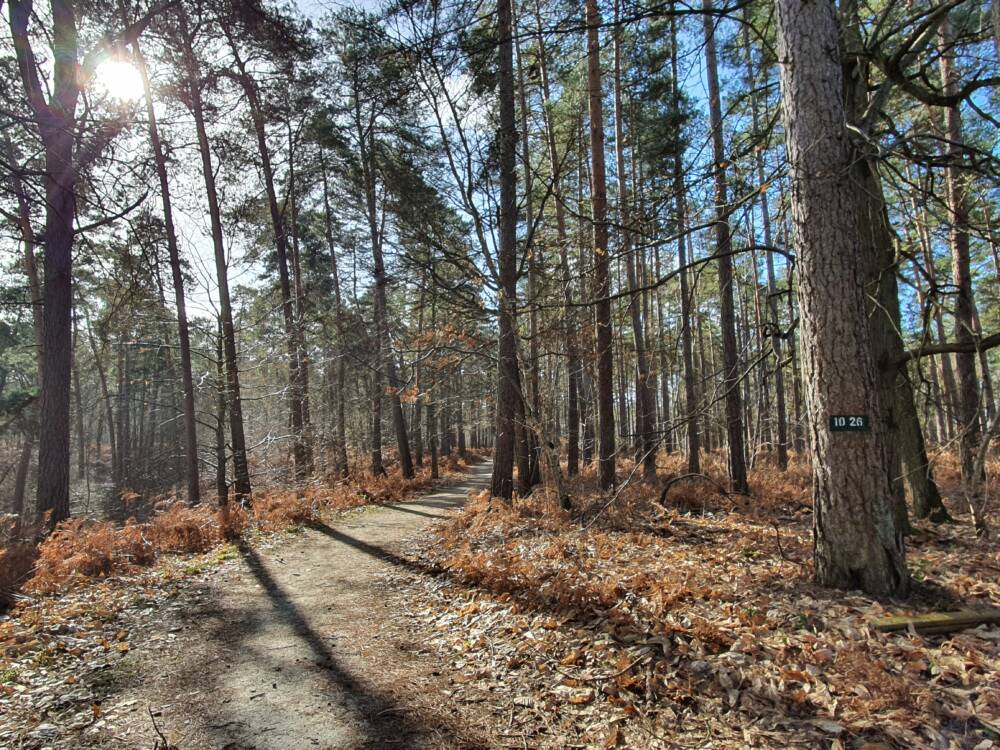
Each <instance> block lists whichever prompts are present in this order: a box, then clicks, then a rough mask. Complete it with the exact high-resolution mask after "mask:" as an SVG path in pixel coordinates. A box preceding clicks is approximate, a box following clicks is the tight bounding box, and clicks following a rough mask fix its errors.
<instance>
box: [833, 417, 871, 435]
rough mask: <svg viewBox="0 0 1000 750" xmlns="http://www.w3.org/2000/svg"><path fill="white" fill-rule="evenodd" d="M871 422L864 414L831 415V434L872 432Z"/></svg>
mask: <svg viewBox="0 0 1000 750" xmlns="http://www.w3.org/2000/svg"><path fill="white" fill-rule="evenodd" d="M870 431H871V421H870V420H869V419H868V417H867V415H864V414H831V415H830V432H870Z"/></svg>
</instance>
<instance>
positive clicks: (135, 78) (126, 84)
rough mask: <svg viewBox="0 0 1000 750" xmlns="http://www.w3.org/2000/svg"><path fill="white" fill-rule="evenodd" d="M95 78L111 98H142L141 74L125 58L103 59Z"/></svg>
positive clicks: (132, 100) (130, 99) (124, 99)
mask: <svg viewBox="0 0 1000 750" xmlns="http://www.w3.org/2000/svg"><path fill="white" fill-rule="evenodd" d="M96 80H97V85H98V86H99V87H100V88H101V89H102V90H103V91H104V92H105V93H107V95H108V96H110V97H111V98H112V99H116V100H118V101H120V102H134V101H138V100H139V99H141V98H142V95H143V88H142V75H141V74H140V73H139V69H138V68H136V67H135V66H134V65H133V64H132V63H130V62H128V61H126V60H114V59H112V60H105V61H104V62H102V63H101V64H100V65H99V66H98V67H97V77H96Z"/></svg>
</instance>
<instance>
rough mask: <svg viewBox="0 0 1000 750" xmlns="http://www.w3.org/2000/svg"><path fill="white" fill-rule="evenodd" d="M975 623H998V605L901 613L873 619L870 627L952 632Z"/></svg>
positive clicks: (999, 614) (999, 615)
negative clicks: (916, 613)
mask: <svg viewBox="0 0 1000 750" xmlns="http://www.w3.org/2000/svg"><path fill="white" fill-rule="evenodd" d="M977 625H1000V607H990V608H988V609H963V610H961V611H958V612H931V613H930V614H926V615H901V616H899V617H885V618H883V619H881V620H875V622H873V623H872V627H874V628H875V630H878V631H879V632H881V633H893V632H896V631H900V630H909V629H910V628H911V627H912V628H913V629H914V630H915V631H916V632H918V633H922V634H924V635H937V634H940V633H952V632H954V631H956V630H965V629H966V628H974V627H976V626H977Z"/></svg>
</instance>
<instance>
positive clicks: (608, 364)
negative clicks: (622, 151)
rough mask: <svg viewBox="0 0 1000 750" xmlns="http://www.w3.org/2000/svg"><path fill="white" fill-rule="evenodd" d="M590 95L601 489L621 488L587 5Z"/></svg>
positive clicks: (595, 64) (593, 21) (591, 2)
mask: <svg viewBox="0 0 1000 750" xmlns="http://www.w3.org/2000/svg"><path fill="white" fill-rule="evenodd" d="M586 22H587V89H588V102H589V112H590V158H591V189H590V200H591V211H592V217H593V228H594V250H593V260H594V290H593V299H594V308H595V323H596V328H597V351H596V356H597V409H598V420H599V423H600V426H599V432H600V441H599V448H600V483H601V488H602V489H605V490H607V489H610V488H611V487H613V486H614V484H615V412H614V402H613V392H614V365H613V357H614V351H613V349H612V338H611V299H610V296H611V279H610V276H609V273H608V218H607V213H608V195H607V178H606V176H605V168H604V103H603V102H602V100H601V96H602V93H603V89H602V87H601V41H600V28H601V13H600V10H599V8H598V5H597V0H586Z"/></svg>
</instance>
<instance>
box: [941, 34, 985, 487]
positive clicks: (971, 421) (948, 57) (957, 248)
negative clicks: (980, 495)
mask: <svg viewBox="0 0 1000 750" xmlns="http://www.w3.org/2000/svg"><path fill="white" fill-rule="evenodd" d="M940 37H941V45H940V52H941V56H940V58H939V62H940V66H941V83H942V87H943V89H944V93H945V94H946V95H953V94H955V92H956V91H957V90H958V73H957V71H956V70H955V59H954V57H955V52H954V49H953V44H954V38H953V37H954V35H953V32H952V30H951V22H950V21H949V20H948V19H947V18H945V20H944V22H943V23H942V24H941V29H940ZM945 134H946V135H947V138H948V141H947V144H946V146H945V158H946V160H947V162H948V166H947V168H946V169H945V181H946V186H947V193H948V214H949V218H950V226H949V231H950V244H951V274H952V283H953V284H954V285H955V288H956V291H957V294H956V295H955V342H956V343H957V344H959V345H971V344H972V342H973V341H974V340H975V322H974V320H973V311H974V303H973V299H972V268H971V265H970V263H969V207H968V196H967V194H966V186H965V180H966V176H965V169H964V166H963V164H964V162H965V156H964V148H965V141H964V137H963V134H962V112H961V110H960V109H959V108H958V107H957V106H956V107H948V108H947V109H946V110H945ZM955 372H956V375H957V376H958V383H957V385H958V391H957V394H956V395H957V399H956V401H957V404H956V406H957V409H956V412H957V414H956V416H957V418H958V428H959V430H960V431H961V432H960V437H959V453H960V455H961V461H962V479H963V480H964V481H965V482H966V483H968V484H970V485H974V484H978V483H979V479H980V478H979V477H975V476H973V473H974V472H973V463H974V462H975V456H976V453H977V450H978V448H979V440H980V431H981V430H980V424H979V421H980V420H979V381H978V380H977V379H976V355H975V353H974V352H960V353H957V354H956V355H955Z"/></svg>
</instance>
